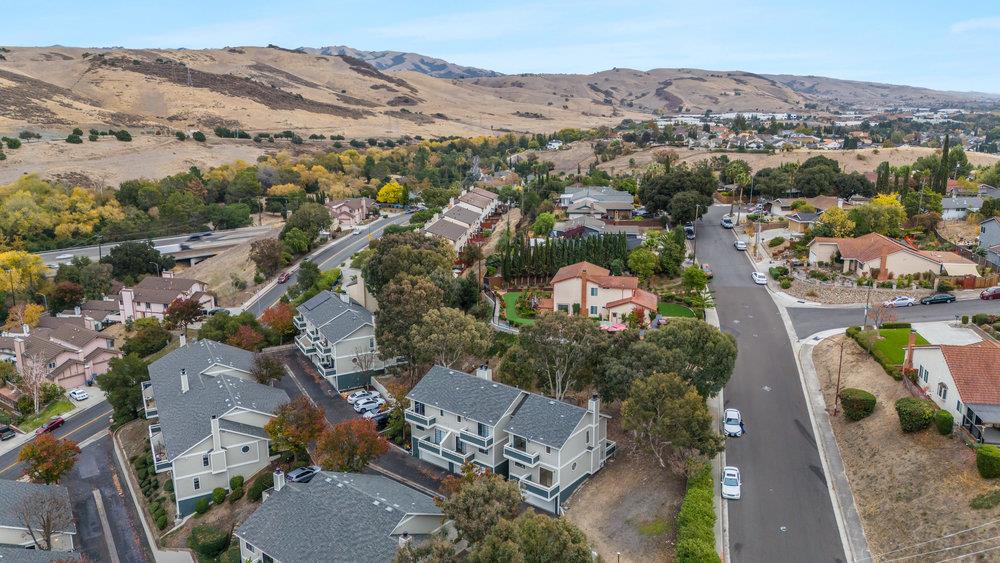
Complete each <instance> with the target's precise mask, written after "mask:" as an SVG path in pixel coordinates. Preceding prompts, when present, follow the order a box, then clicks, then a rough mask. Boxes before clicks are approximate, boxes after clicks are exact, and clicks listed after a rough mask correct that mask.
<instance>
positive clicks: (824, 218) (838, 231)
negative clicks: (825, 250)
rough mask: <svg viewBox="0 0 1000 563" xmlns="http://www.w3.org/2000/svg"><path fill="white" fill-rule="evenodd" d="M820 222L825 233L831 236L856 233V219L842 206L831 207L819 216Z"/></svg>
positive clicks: (845, 235)
mask: <svg viewBox="0 0 1000 563" xmlns="http://www.w3.org/2000/svg"><path fill="white" fill-rule="evenodd" d="M819 222H820V224H821V225H822V228H823V230H825V231H826V232H825V233H824V235H828V236H831V237H849V236H851V235H853V234H854V221H853V220H852V219H851V218H850V217H849V216H848V215H847V212H846V211H844V210H843V209H842V208H840V207H831V208H830V209H827V210H826V211H824V212H823V213H822V215H820V216H819Z"/></svg>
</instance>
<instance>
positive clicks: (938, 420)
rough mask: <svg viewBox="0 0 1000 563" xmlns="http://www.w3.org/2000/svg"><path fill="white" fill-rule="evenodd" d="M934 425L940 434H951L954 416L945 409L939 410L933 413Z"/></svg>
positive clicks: (953, 426) (953, 427)
mask: <svg viewBox="0 0 1000 563" xmlns="http://www.w3.org/2000/svg"><path fill="white" fill-rule="evenodd" d="M934 426H936V427H937V431H938V433H940V434H941V435H942V436H947V435H949V434H951V431H952V430H954V429H955V417H954V416H952V414H951V413H950V412H948V411H946V410H939V411H937V412H935V413H934Z"/></svg>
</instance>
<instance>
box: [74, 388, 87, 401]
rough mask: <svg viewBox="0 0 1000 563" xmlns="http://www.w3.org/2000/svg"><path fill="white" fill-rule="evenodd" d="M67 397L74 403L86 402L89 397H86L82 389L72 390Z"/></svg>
mask: <svg viewBox="0 0 1000 563" xmlns="http://www.w3.org/2000/svg"><path fill="white" fill-rule="evenodd" d="M69 396H70V397H72V398H73V399H74V400H76V401H86V400H87V399H88V398H90V395H88V394H87V392H86V391H84V390H83V389H74V390H72V391H70V392H69Z"/></svg>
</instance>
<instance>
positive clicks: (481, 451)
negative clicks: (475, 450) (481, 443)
mask: <svg viewBox="0 0 1000 563" xmlns="http://www.w3.org/2000/svg"><path fill="white" fill-rule="evenodd" d="M479 453H481V454H488V453H490V451H489V450H486V449H483V448H479Z"/></svg>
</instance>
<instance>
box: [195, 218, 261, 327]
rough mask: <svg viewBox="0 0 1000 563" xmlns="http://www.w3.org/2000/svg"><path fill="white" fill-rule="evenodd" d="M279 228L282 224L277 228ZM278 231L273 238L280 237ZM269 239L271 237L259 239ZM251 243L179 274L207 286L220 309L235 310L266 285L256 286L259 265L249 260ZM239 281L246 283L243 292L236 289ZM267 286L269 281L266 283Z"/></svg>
mask: <svg viewBox="0 0 1000 563" xmlns="http://www.w3.org/2000/svg"><path fill="white" fill-rule="evenodd" d="M278 227H279V228H280V225H279V226H278ZM277 233H278V231H277V229H275V231H274V232H273V236H277ZM260 238H269V237H260ZM250 244H251V243H249V242H248V243H245V244H241V245H239V246H236V247H233V248H231V249H229V250H227V251H225V252H223V253H221V254H216V255H215V256H213V257H211V258H209V259H208V260H205V261H204V262H199V263H197V264H195V265H194V266H192V267H190V268H188V269H186V270H184V271H183V272H182V273H180V274H179V275H181V276H184V277H189V278H193V279H197V280H202V281H204V282H205V283H206V284H208V289H209V290H210V291H212V292H213V293H215V296H216V298H217V300H218V305H219V307H235V306H237V305H240V304H242V303H243V302H244V301H246V300H247V299H249V298H250V297H251V296H253V294H254V293H256V292H257V290H259V289H260V287H261V285H263V284H260V285H258V284H255V283H254V281H253V280H254V274H255V273H256V272H257V266H256V265H255V264H254V263H253V260H250ZM234 277H235V278H238V279H240V280H242V281H243V283H245V284H246V287H245V288H244V289H242V290H241V289H237V287H236V286H235V285H234V284H233V280H234ZM265 283H266V282H265Z"/></svg>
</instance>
